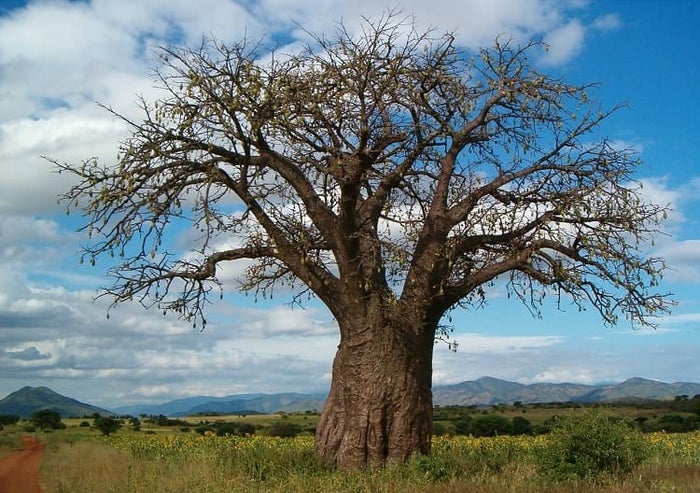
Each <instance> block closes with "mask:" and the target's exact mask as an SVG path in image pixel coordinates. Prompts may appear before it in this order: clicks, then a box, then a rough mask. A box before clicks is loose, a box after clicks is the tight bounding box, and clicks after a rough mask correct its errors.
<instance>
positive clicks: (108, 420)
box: [94, 416, 122, 436]
mask: <svg viewBox="0 0 700 493" xmlns="http://www.w3.org/2000/svg"><path fill="white" fill-rule="evenodd" d="M94 425H95V428H97V429H98V430H100V432H102V434H103V435H106V436H109V435H111V434H112V433H114V432H115V431H117V430H118V429H119V428H121V427H122V423H121V421H119V420H118V419H115V418H112V417H109V416H107V417H103V416H98V417H96V418H95V422H94Z"/></svg>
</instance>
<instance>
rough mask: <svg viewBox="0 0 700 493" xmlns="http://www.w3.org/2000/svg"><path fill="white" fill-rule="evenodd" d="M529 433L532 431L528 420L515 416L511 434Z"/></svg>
mask: <svg viewBox="0 0 700 493" xmlns="http://www.w3.org/2000/svg"><path fill="white" fill-rule="evenodd" d="M530 433H532V424H531V423H530V420H528V419H525V418H523V417H522V416H515V417H514V418H513V425H512V429H511V434H513V435H529V434H530Z"/></svg>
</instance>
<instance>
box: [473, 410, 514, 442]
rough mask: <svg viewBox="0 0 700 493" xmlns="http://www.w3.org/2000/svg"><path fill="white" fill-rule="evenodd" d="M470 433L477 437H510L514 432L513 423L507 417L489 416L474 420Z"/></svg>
mask: <svg viewBox="0 0 700 493" xmlns="http://www.w3.org/2000/svg"><path fill="white" fill-rule="evenodd" d="M470 431H471V434H472V435H474V436H475V437H492V436H497V435H510V434H511V432H512V431H513V423H512V422H511V420H509V419H508V418H506V417H503V416H500V415H498V414H489V415H486V416H480V417H478V418H474V419H473V420H472V423H471V427H470Z"/></svg>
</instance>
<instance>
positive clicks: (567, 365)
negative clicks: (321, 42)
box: [0, 0, 700, 406]
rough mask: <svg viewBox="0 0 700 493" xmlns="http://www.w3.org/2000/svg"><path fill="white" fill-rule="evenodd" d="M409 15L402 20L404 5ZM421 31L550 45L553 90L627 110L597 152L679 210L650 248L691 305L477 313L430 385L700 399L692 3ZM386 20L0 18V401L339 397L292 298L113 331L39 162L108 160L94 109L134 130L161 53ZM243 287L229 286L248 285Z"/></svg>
mask: <svg viewBox="0 0 700 493" xmlns="http://www.w3.org/2000/svg"><path fill="white" fill-rule="evenodd" d="M390 5H391V6H394V5H396V3H395V2H392V3H391V4H390ZM403 7H404V10H405V11H407V12H412V13H414V14H415V16H416V22H417V23H418V24H419V25H422V26H428V25H432V26H436V27H437V28H439V29H445V30H454V31H455V32H456V33H457V35H458V36H457V39H458V41H459V42H460V43H462V44H463V45H465V46H467V47H477V46H479V45H484V44H489V43H491V42H492V41H493V40H494V39H495V37H496V36H498V35H504V34H505V35H508V36H512V37H513V38H515V39H519V40H527V39H529V38H531V37H538V38H543V39H544V40H545V41H547V42H548V43H549V44H550V46H551V49H550V50H549V52H548V53H547V54H546V55H545V56H543V57H541V58H540V59H539V60H537V64H538V67H539V68H540V69H541V70H544V71H547V72H549V73H552V74H555V75H558V76H561V77H564V78H565V79H567V80H568V81H572V82H578V83H587V82H598V83H600V85H599V86H598V87H597V88H596V89H595V90H594V91H592V96H594V97H596V98H598V99H600V100H601V101H602V103H603V104H604V105H605V106H612V105H614V104H616V103H620V102H625V103H627V105H628V107H627V108H626V109H625V110H623V111H620V112H618V113H617V114H616V115H615V116H614V117H612V118H611V119H610V120H609V121H608V122H606V123H605V125H604V126H603V128H602V129H601V134H600V136H601V137H602V136H608V137H609V138H611V139H612V140H615V141H619V142H621V143H625V144H626V145H630V146H633V147H634V148H635V149H637V150H638V151H639V152H640V155H641V157H642V159H643V165H642V166H641V168H640V170H639V175H638V179H640V180H642V181H643V182H644V183H645V188H644V190H645V192H644V193H645V196H646V198H647V199H648V200H651V201H656V202H660V203H663V204H666V203H668V204H670V205H671V206H672V207H673V212H672V214H671V215H670V217H669V220H668V222H667V223H666V224H665V225H664V229H665V230H666V232H667V233H668V234H667V235H666V236H664V237H662V238H660V239H659V241H657V243H656V245H655V246H654V247H653V253H654V254H655V255H659V256H663V257H664V258H665V259H666V260H667V262H668V265H669V267H670V270H669V271H668V273H667V275H666V277H665V280H664V285H663V286H662V289H664V290H667V291H671V292H673V293H675V299H676V300H677V301H678V305H677V306H676V307H675V308H674V310H673V312H672V314H671V315H669V316H665V317H663V318H661V319H660V320H659V326H658V329H657V330H649V329H636V330H634V329H633V328H631V327H629V326H627V325H625V324H624V323H622V324H621V325H620V326H617V327H612V328H610V327H604V326H603V324H602V322H601V321H600V320H599V319H598V318H597V317H596V316H595V315H594V313H593V312H592V311H588V312H584V313H579V312H578V311H577V310H575V309H573V308H568V307H564V310H563V311H557V310H556V309H555V307H553V306H545V308H544V310H543V317H542V318H541V319H533V318H532V317H531V316H530V314H529V313H528V311H527V309H526V308H525V307H523V306H520V305H518V304H517V302H515V301H513V300H512V299H511V300H508V299H506V298H505V296H504V293H503V292H502V290H501V289H499V287H498V286H496V287H495V288H494V289H492V290H491V291H490V292H489V302H488V304H487V305H486V307H485V308H484V309H481V310H478V311H471V312H466V311H460V312H456V313H454V314H453V322H452V323H453V325H454V327H455V333H454V338H455V339H456V340H457V341H458V342H459V349H458V350H457V352H451V351H449V350H448V349H447V347H445V346H444V345H440V344H438V345H436V347H435V362H434V383H435V384H446V383H455V382H459V381H463V380H470V379H475V378H478V377H480V376H483V375H490V376H495V377H500V378H504V379H509V380H514V381H519V382H522V383H532V382H542V381H546V382H562V381H569V382H581V383H599V382H610V381H621V380H624V379H626V378H629V377H632V376H641V377H646V378H652V379H657V380H662V381H667V382H674V381H700V358H698V356H697V355H698V354H700V294H699V291H698V287H699V285H700V227H699V226H698V221H699V220H700V212H698V210H699V209H698V205H699V204H698V201H699V199H700V194H699V192H700V158H699V157H698V154H697V148H698V144H699V143H700V142H699V140H700V139H698V126H697V123H696V117H697V115H699V114H700V103H699V102H698V101H699V99H698V97H697V88H698V87H700V68H699V67H700V54H699V53H698V50H697V31H696V26H697V23H698V21H700V3H698V2H695V1H693V0H674V1H664V0H638V1H633V0H629V1H622V0H620V1H593V0H591V1H585V0H495V1H494V0H488V1H487V0H464V1H462V2H453V1H450V0H433V1H431V2H419V1H414V0H406V1H405V2H404V3H403ZM384 8H385V5H383V4H382V3H381V2H376V1H375V0H371V1H370V0H356V1H352V2H349V1H341V0H327V1H325V2H323V3H317V2H302V1H300V0H249V1H242V0H241V1H238V2H236V1H232V0H202V1H200V2H192V1H190V0H167V1H166V0H91V1H82V2H67V1H59V0H53V1H31V2H28V3H27V2H19V1H11V2H7V1H2V0H0V169H1V170H2V180H0V397H2V396H4V395H6V394H8V393H10V392H12V391H14V390H16V389H18V388H20V387H22V386H24V385H34V386H36V385H47V386H49V387H51V388H53V389H55V390H57V391H59V392H61V393H64V394H67V395H70V396H72V397H76V398H78V399H81V400H85V401H89V402H91V403H95V404H98V405H103V406H116V405H120V404H126V403H135V402H162V401H163V400H168V399H171V398H175V397H181V396H187V395H202V394H207V395H227V394H233V393H239V392H281V391H325V390H326V389H327V387H328V384H329V381H330V380H329V379H330V365H331V360H332V357H333V354H334V350H335V347H336V345H337V342H338V341H337V334H336V327H335V324H334V322H333V320H332V319H331V317H330V316H329V314H328V312H327V311H326V310H325V309H324V308H323V307H322V306H320V305H318V304H314V303H311V304H310V305H309V306H308V307H307V308H306V309H305V310H300V309H294V310H292V309H291V308H289V307H288V306H287V305H285V301H286V300H285V299H284V298H283V297H280V298H276V299H275V300H274V302H270V301H268V302H265V303H257V304H255V303H252V301H251V300H250V299H249V298H244V297H240V296H236V295H235V294H229V295H227V297H226V298H225V300H224V302H222V303H219V304H215V305H214V306H212V308H211V310H212V316H211V317H210V318H211V319H213V320H214V321H215V323H212V324H210V325H208V326H207V329H206V330H205V331H204V332H200V331H198V330H192V327H191V326H190V325H188V324H186V323H184V322H180V321H178V320H177V319H175V318H170V317H166V318H163V317H162V315H161V314H159V313H155V312H149V311H144V310H143V309H142V308H141V307H140V306H137V305H133V306H132V305H124V306H121V307H120V308H119V309H118V310H116V311H114V312H113V313H112V316H111V317H110V319H109V320H107V319H106V317H105V312H106V304H105V302H104V301H96V302H95V301H93V297H94V295H95V293H96V290H97V288H98V287H99V286H101V285H104V284H106V281H105V279H104V277H103V275H104V270H105V268H106V267H107V264H99V265H98V266H97V267H96V268H92V269H91V268H89V267H87V266H81V265H79V264H78V261H77V260H78V256H77V253H76V252H77V249H78V245H79V244H80V242H81V241H82V238H81V236H80V235H79V234H78V233H76V232H75V228H76V226H77V225H78V224H79V220H80V218H79V217H74V216H69V217H66V216H65V215H64V214H63V208H62V206H60V205H57V204H56V197H57V195H58V194H59V193H60V192H61V191H62V190H65V189H66V187H68V186H69V184H70V183H69V181H67V180H68V178H66V177H65V176H63V175H61V176H58V175H56V174H53V173H51V169H50V166H49V165H48V164H47V163H46V162H45V161H43V160H42V159H41V158H40V156H42V155H49V156H52V157H55V158H57V159H59V160H63V161H70V162H77V161H79V160H80V159H85V158H89V157H92V156H98V157H100V158H102V159H105V160H110V159H113V158H114V156H115V154H116V150H117V145H118V142H119V141H120V139H123V138H124V136H125V135H126V134H125V129H124V128H123V127H122V126H121V124H120V123H119V122H117V121H115V120H114V119H112V118H110V116H109V115H108V114H106V112H105V111H103V110H101V109H100V108H98V107H97V105H95V104H94V102H95V101H100V102H102V103H105V104H109V105H112V106H113V107H115V108H116V109H117V110H119V111H120V112H122V113H125V114H127V115H131V116H134V117H138V111H137V108H136V105H135V99H136V94H143V95H144V96H145V97H146V98H151V97H153V96H154V95H155V91H154V89H153V84H152V79H151V75H150V74H151V69H152V68H153V67H154V60H153V56H152V52H151V51H150V47H151V46H152V45H154V44H157V43H159V42H164V41H168V40H172V39H173V36H177V39H179V40H181V41H182V42H185V43H190V44H195V43H197V42H198V41H199V40H200V39H201V36H202V35H203V34H206V33H212V34H214V35H216V36H217V37H219V38H221V39H223V40H228V41H234V40H236V39H238V38H240V37H241V36H242V35H243V34H244V33H247V34H248V35H251V36H260V37H263V36H271V35H274V36H276V38H277V39H285V40H289V41H290V42H291V43H294V42H297V41H298V40H299V39H300V36H302V34H301V31H300V30H299V28H298V27H297V24H301V25H303V26H304V27H307V28H308V29H310V30H312V31H328V30H331V29H333V26H334V22H335V21H336V20H338V19H340V18H342V19H343V20H344V22H345V23H346V24H348V25H349V26H350V27H352V26H356V25H357V24H358V22H359V19H360V18H361V16H362V15H365V16H370V17H372V16H377V15H379V14H381V13H382V11H383V10H384ZM234 270H235V269H234Z"/></svg>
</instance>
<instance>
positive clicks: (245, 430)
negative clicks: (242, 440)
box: [238, 423, 255, 437]
mask: <svg viewBox="0 0 700 493" xmlns="http://www.w3.org/2000/svg"><path fill="white" fill-rule="evenodd" d="M238 434H239V435H240V436H242V437H245V436H252V435H255V425H254V424H252V423H241V424H240V425H238Z"/></svg>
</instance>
